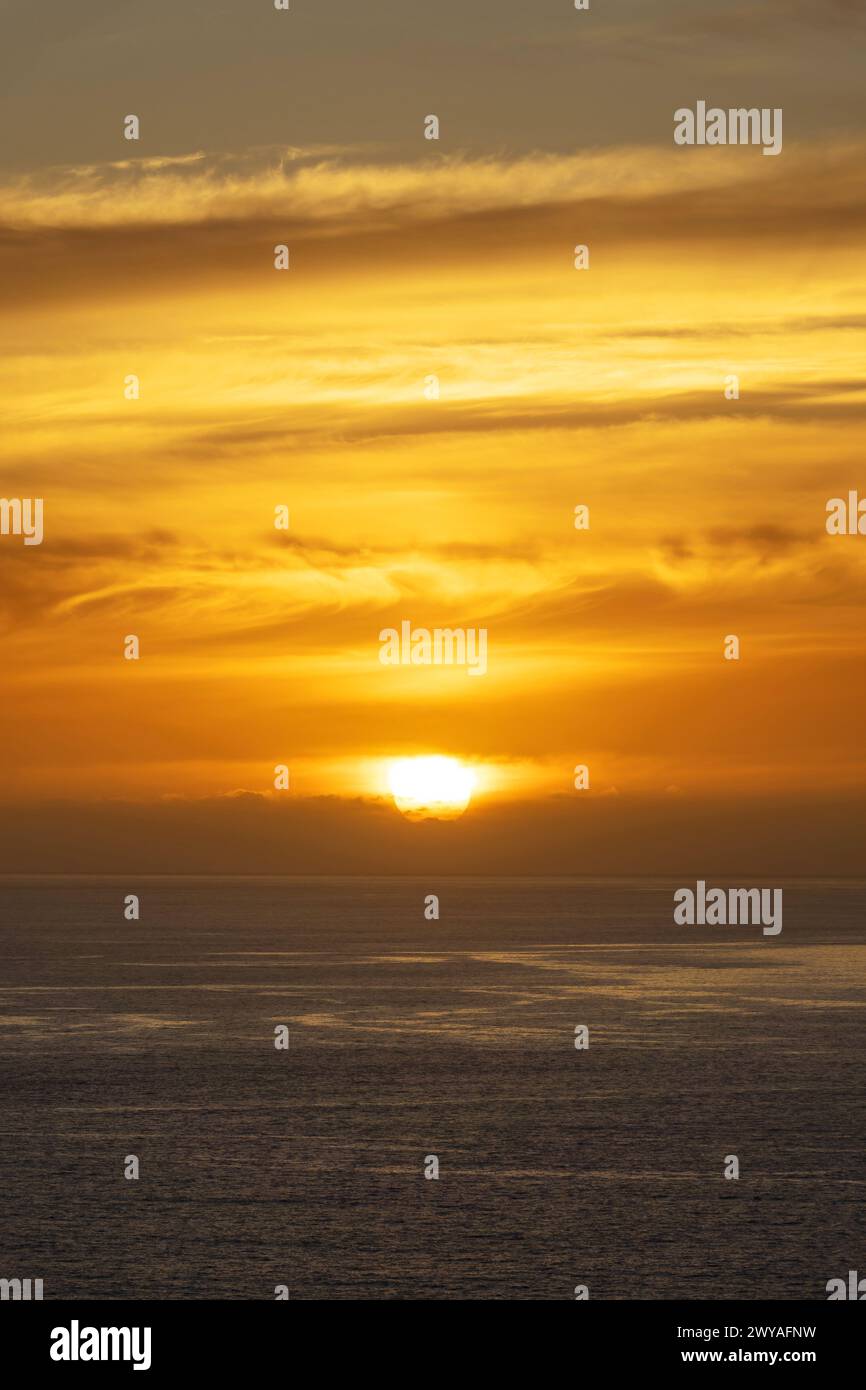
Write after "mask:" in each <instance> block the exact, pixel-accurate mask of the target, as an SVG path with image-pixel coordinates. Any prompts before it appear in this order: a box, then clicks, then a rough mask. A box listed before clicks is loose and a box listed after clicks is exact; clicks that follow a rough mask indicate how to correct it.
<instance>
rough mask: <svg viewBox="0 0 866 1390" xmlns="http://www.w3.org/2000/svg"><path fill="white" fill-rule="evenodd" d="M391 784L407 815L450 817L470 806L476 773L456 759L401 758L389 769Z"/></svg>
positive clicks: (398, 806)
mask: <svg viewBox="0 0 866 1390" xmlns="http://www.w3.org/2000/svg"><path fill="white" fill-rule="evenodd" d="M388 785H389V787H390V789H391V795H392V796H393V798H394V804H395V806H396V807H397V809H398V811H402V812H403V815H404V816H413V817H417V818H419V819H420V818H421V817H424V816H431V817H434V818H436V819H437V820H447V819H448V818H449V817H451V816H461V815H462V814H463V812H464V811H465V810H466V807H467V806H468V805H469V799H470V797H471V796H472V792H473V789H474V787H475V773H474V772H473V771H472V770H471V768H468V767H464V766H463V765H462V763H459V762H458V761H457V759H456V758H442V757H432V758H399V759H397V761H396V762H393V763H391V764H390V766H389V768H388Z"/></svg>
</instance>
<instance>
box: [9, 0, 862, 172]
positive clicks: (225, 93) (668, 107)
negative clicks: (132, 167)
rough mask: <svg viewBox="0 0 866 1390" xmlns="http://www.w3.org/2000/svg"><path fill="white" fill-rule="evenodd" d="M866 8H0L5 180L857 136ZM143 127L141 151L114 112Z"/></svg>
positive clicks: (245, 0)
mask: <svg viewBox="0 0 866 1390" xmlns="http://www.w3.org/2000/svg"><path fill="white" fill-rule="evenodd" d="M864 47H866V0H745V2H742V0H719V3H714V0H591V9H590V11H588V12H582V11H580V12H579V11H575V9H574V7H573V0H291V9H290V11H289V12H288V13H283V12H277V11H275V10H274V8H273V4H272V0H0V167H2V168H5V169H7V170H10V169H12V170H22V169H38V168H41V167H44V166H46V165H52V164H67V163H91V162H99V161H102V160H113V159H118V158H126V157H129V156H130V155H131V154H137V155H145V154H161V155H178V154H184V153H189V152H192V151H195V150H201V149H203V150H209V151H233V152H235V151H242V150H244V149H248V148H249V147H260V146H270V145H286V144H288V145H296V146H303V147H308V146H334V145H336V146H356V145H360V146H366V147H370V146H372V147H375V153H376V157H377V158H382V159H392V158H393V159H404V158H407V157H408V158H412V157H415V156H423V155H424V153H425V150H429V149H430V146H429V145H428V144H427V142H425V141H423V140H422V138H421V132H422V122H423V117H424V116H425V115H427V114H428V113H435V114H436V115H438V116H439V117H440V119H441V121H442V138H441V140H440V142H439V145H438V146H436V147H435V148H436V150H437V152H438V153H446V152H449V151H466V152H469V153H472V154H479V153H485V152H489V153H491V154H508V153H512V152H514V153H517V152H525V151H528V150H551V151H571V150H579V149H582V148H587V147H597V146H601V145H607V144H620V143H649V144H664V145H668V144H669V143H670V142H671V138H672V128H673V120H672V113H673V110H674V109H675V108H676V107H677V106H681V105H693V104H694V102H695V101H696V100H698V99H699V98H704V99H706V100H707V101H708V102H709V103H710V104H715V105H720V106H729V105H735V106H740V105H748V106H782V107H783V108H784V112H785V117H784V121H785V139H786V142H789V141H791V140H793V139H802V138H814V137H816V136H826V137H827V138H831V137H832V136H834V135H844V134H845V133H857V132H862V130H863V127H864V119H866V97H864V86H866V84H864V76H863V75H864ZM131 112H134V113H135V114H137V115H138V116H139V117H140V118H141V120H142V139H141V142H140V143H139V144H138V145H136V146H130V144H129V143H127V142H126V141H124V140H123V139H122V138H121V130H122V119H123V117H124V116H125V115H127V114H128V113H131Z"/></svg>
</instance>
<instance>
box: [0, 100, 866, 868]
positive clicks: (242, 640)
mask: <svg viewBox="0 0 866 1390" xmlns="http://www.w3.org/2000/svg"><path fill="white" fill-rule="evenodd" d="M122 104H123V103H122ZM676 104H677V103H676V102H672V103H671V109H673V106H674V105H676ZM117 143H118V150H117V158H116V159H114V160H106V159H102V160H94V161H93V162H79V163H71V162H70V163H67V164H63V165H57V164H55V165H48V164H46V163H44V162H43V163H42V165H41V166H39V167H37V164H36V163H34V167H33V168H32V169H31V170H29V171H24V172H22V171H21V170H15V169H8V170H7V171H6V173H5V174H4V175H3V176H2V180H0V227H2V247H0V277H2V280H0V286H2V293H3V301H4V306H5V313H6V334H5V342H6V347H5V350H4V353H3V355H2V358H0V392H2V397H3V400H4V461H3V469H2V495H4V496H6V497H13V496H41V497H43V498H44V499H45V541H44V544H43V545H42V546H40V547H28V548H25V547H23V546H22V545H21V543H20V540H18V539H17V538H15V537H2V538H0V622H2V628H0V632H2V642H3V655H4V678H3V728H4V759H3V788H2V801H3V804H4V806H5V807H6V808H7V813H8V811H9V810H10V809H11V813H12V818H13V819H14V813H15V808H16V807H19V808H20V807H23V806H30V807H35V806H38V805H39V804H40V803H48V802H54V801H57V800H60V801H64V800H65V801H70V802H75V803H81V804H84V805H87V804H98V803H102V802H105V801H106V800H109V801H110V800H114V799H120V800H123V801H124V802H140V803H156V804H157V805H158V804H159V803H161V802H163V801H164V799H165V798H183V799H185V800H186V801H189V802H191V803H192V802H195V801H197V800H198V799H202V798H204V799H207V801H208V804H212V803H213V802H214V801H218V800H219V798H222V797H229V798H231V797H233V796H234V794H236V793H237V792H239V791H244V792H247V793H251V794H254V795H263V796H271V795H272V794H273V793H272V791H271V788H272V784H273V767H274V765H275V764H277V763H286V764H288V765H289V766H290V768H291V774H292V790H291V793H290V794H291V795H292V796H293V797H296V798H301V799H303V798H309V797H318V796H321V795H323V794H325V795H333V796H336V797H340V798H349V799H353V798H356V797H359V796H360V797H368V796H376V795H381V794H383V793H384V790H385V769H386V766H387V760H388V759H389V758H394V757H398V756H405V755H407V754H412V753H446V754H451V755H454V756H458V757H461V758H463V759H464V760H466V761H467V762H470V763H471V764H472V765H473V766H475V767H476V768H477V769H478V772H479V784H480V786H479V793H478V796H477V798H476V807H475V810H474V811H470V812H469V813H468V814H469V815H470V816H471V815H473V814H481V813H482V809H483V808H482V803H486V804H487V805H488V807H489V805H490V804H491V803H492V804H494V805H496V804H499V803H500V802H515V804H516V803H517V802H520V803H521V804H523V803H526V804H533V805H537V806H542V805H543V804H545V800H544V799H545V798H548V797H551V796H562V795H564V796H569V795H570V796H572V797H574V796H576V795H578V794H577V793H575V792H573V791H572V789H571V784H572V769H573V767H574V765H575V764H576V763H586V764H588V765H589V767H590V770H591V792H590V793H589V794H588V796H589V797H591V798H594V799H600V798H602V797H605V796H607V797H610V796H620V797H638V798H642V799H643V800H642V801H641V804H642V805H644V806H645V807H647V808H651V807H652V806H653V804H654V799H658V800H664V798H666V797H671V796H674V797H685V798H686V799H688V798H697V799H701V800H703V801H706V800H707V799H709V801H710V803H712V800H713V798H718V799H719V802H720V804H721V803H722V802H726V803H730V802H731V799H732V798H739V799H740V800H741V801H742V803H743V804H744V805H746V804H747V803H749V802H750V801H754V799H756V798H761V797H768V796H769V797H777V798H779V799H780V800H782V801H784V800H786V799H789V798H792V797H793V798H795V799H799V800H800V801H801V802H803V804H804V806H806V808H807V810H806V811H805V812H804V814H805V815H806V816H808V803H809V801H810V799H811V798H813V797H816V796H819V797H821V798H823V799H824V801H825V802H826V800H827V798H830V799H831V801H832V798H834V797H836V798H839V799H840V800H839V802H838V804H839V805H841V804H842V799H844V798H847V797H849V796H851V795H855V796H856V795H859V794H860V793H862V791H863V789H864V780H866V776H864V774H866V757H864V746H863V739H862V710H863V704H864V695H866V663H864V656H863V634H864V621H863V619H864V612H863V609H864V601H866V586H864V576H866V559H864V557H866V540H864V539H863V538H862V537H843V538H831V537H829V536H828V535H827V534H826V531H825V525H824V523H825V506H826V502H827V500H828V499H829V498H831V497H835V496H845V495H846V494H847V491H848V489H849V488H857V487H858V486H859V487H860V489H861V492H863V493H864V494H866V477H864V471H863V467H862V450H863V445H862V420H863V413H864V405H866V387H864V381H863V375H862V363H863V360H864V346H866V343H864V338H866V332H864V330H866V283H864V263H863V251H862V247H863V235H864V226H866V197H864V193H863V184H862V169H863V167H864V153H866V149H864V146H863V144H862V142H859V141H858V140H857V139H856V138H854V137H852V136H850V135H846V136H845V137H844V138H843V137H841V136H840V137H838V138H835V139H834V140H832V141H829V142H828V140H827V139H826V138H823V137H822V138H818V137H817V136H816V135H814V134H812V135H811V136H810V138H801V139H797V138H796V137H792V139H791V140H790V142H789V141H788V139H787V138H786V142H785V148H784V152H783V155H782V156H781V157H780V158H778V159H773V160H767V159H762V158H761V156H760V151H758V150H755V149H742V150H737V149H721V150H713V151H709V150H700V151H698V150H692V151H684V150H675V149H674V148H673V145H672V144H671V146H670V147H668V146H667V145H665V144H663V143H660V142H659V143H656V144H653V145H643V146H641V145H639V144H637V143H631V144H619V145H617V144H614V145H609V146H607V147H605V148H601V147H596V148H592V147H590V148H585V147H582V146H579V145H577V144H575V145H573V146H572V148H571V149H567V150H559V151H558V152H555V153H539V152H538V151H537V150H536V151H534V152H527V151H526V150H521V149H515V150H514V151H513V152H512V153H510V154H509V153H507V152H504V151H503V150H502V149H500V150H498V151H497V152H495V153H491V154H489V155H486V156H485V155H483V154H478V153H474V152H471V151H466V150H464V151H463V152H461V151H460V150H459V149H456V150H455V149H451V148H444V149H441V150H440V149H438V148H437V147H436V146H433V147H432V148H431V147H429V146H425V145H424V142H423V140H421V139H420V136H419V138H418V140H417V142H416V143H417V146H418V148H417V149H416V150H415V152H414V153H412V154H409V153H406V154H405V155H404V154H403V153H401V154H400V155H399V157H394V154H393V152H392V154H391V156H389V157H385V156H382V155H376V154H375V153H374V152H370V151H364V150H362V149H360V148H359V149H357V150H352V149H351V148H347V149H345V150H336V149H335V150H329V151H325V152H322V151H321V150H316V149H313V150H311V151H309V152H307V151H305V150H303V149H302V148H299V147H295V148H293V149H292V150H287V149H286V148H285V147H273V148H263V147H257V148H255V149H252V148H249V149H246V150H245V149H243V148H239V149H232V150H223V151H220V152H218V153H213V152H211V153H204V152H201V151H199V150H196V149H191V150H188V151H187V152H186V153H185V154H165V153H163V152H162V151H161V150H159V149H152V148H149V147H147V146H146V144H145V142H142V144H141V146H135V145H133V146H132V147H131V150H132V152H130V146H129V145H126V144H125V142H123V141H122V139H120V140H118V142H117ZM281 242H285V243H287V244H288V245H289V246H290V250H291V269H290V270H289V271H288V272H285V273H281V272H277V271H275V270H274V268H273V247H274V245H275V244H276V243H281ZM577 243H586V244H588V245H589V247H590V269H589V270H588V271H576V270H575V269H574V268H573V255H574V246H575V244H577ZM130 373H135V374H136V375H138V376H139V378H140V382H141V399H140V400H138V401H128V400H125V399H124V395H123V388H124V380H125V378H126V377H127V375H128V374H130ZM732 373H734V374H736V375H737V376H738V377H739V382H740V393H741V394H740V399H739V400H737V401H729V400H726V399H725V395H724V387H725V380H726V378H727V377H728V376H729V375H730V374H732ZM430 374H436V375H437V376H438V378H439V381H440V388H441V397H440V399H439V400H438V401H430V400H427V399H425V396H424V384H425V380H426V379H427V378H428V377H429V375H430ZM578 503H583V504H586V505H587V506H589V508H590V517H591V525H590V530H589V531H588V532H578V531H575V529H574V526H573V512H574V507H575V505H576V504H578ZM279 504H286V505H288V506H289V508H290V513H291V526H290V530H289V531H288V533H287V534H283V533H279V532H276V531H275V530H274V527H273V514H274V508H275V506H277V505H279ZM404 619H409V620H411V621H412V623H413V624H414V625H416V626H419V625H426V626H428V627H433V626H447V627H469V628H478V627H485V628H486V629H487V631H488V633H489V668H488V671H487V674H486V675H485V676H484V677H483V678H479V679H470V678H467V674H466V672H465V670H460V669H431V668H409V669H390V668H387V667H383V666H382V665H381V663H380V662H379V660H378V654H379V640H378V634H379V632H380V630H381V629H383V628H385V627H388V626H399V624H400V622H401V620H404ZM128 633H135V634H137V635H138V636H139V637H140V640H141V646H142V657H141V660H140V661H138V662H127V661H124V660H123V659H122V646H123V639H124V636H125V635H126V634H128ZM729 633H736V634H738V635H739V637H740V639H741V643H742V658H741V660H740V661H739V663H734V662H728V661H725V660H723V657H722V651H723V641H724V638H725V636H726V634H729ZM533 814H535V812H533ZM539 814H541V812H539ZM581 814H583V813H581ZM646 814H648V815H650V816H651V815H652V811H651V810H648V811H647V813H646ZM744 817H745V821H744V824H745V823H747V822H748V813H747V812H744ZM542 819H543V817H542ZM512 833H515V834H517V833H518V832H516V831H515V832H512ZM56 834H57V837H58V839H59V840H62V838H63V832H62V831H61V830H58V831H57V832H56ZM745 834H746V832H745V831H744V835H745ZM241 857H242V856H241ZM181 867H182V865H181ZM235 867H238V868H241V869H242V868H243V863H242V862H241V863H239V864H238V865H237V866H235ZM547 867H549V866H547ZM566 867H568V866H566ZM812 867H813V869H814V871H816V872H820V871H821V866H820V864H819V863H816V864H815V865H814V866H812ZM836 867H837V868H838V865H836ZM851 867H852V871H853V868H854V865H853V863H852V865H851Z"/></svg>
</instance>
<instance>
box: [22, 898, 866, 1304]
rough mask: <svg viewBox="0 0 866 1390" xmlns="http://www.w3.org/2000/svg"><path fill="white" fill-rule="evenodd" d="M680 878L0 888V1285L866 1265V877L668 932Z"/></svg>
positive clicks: (505, 1288)
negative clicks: (736, 918) (740, 919)
mask: <svg viewBox="0 0 866 1390" xmlns="http://www.w3.org/2000/svg"><path fill="white" fill-rule="evenodd" d="M712 882H713V885H714V886H716V885H717V884H718V885H719V886H725V881H724V880H713V881H712ZM684 885H685V886H690V887H692V888H694V886H695V885H694V881H691V883H689V882H688V881H687V880H683V884H680V883H676V882H673V881H672V880H660V879H652V880H629V881H621V880H620V881H612V880H587V879H527V878H521V879H508V878H498V879H479V878H452V879H438V880H436V881H428V880H420V879H409V878H399V877H395V878H376V879H372V878H366V879H361V878H340V879H320V878H319V879H314V878H307V879H299V878H282V879H281V878H246V879H245V878H159V879H157V878H149V879H147V878H146V879H140V880H134V879H131V878H124V879H110V878H100V879H81V878H43V879H10V878H7V879H4V880H0V949H2V966H0V1068H2V1077H0V1094H2V1101H0V1183H2V1193H3V1200H2V1212H0V1264H2V1267H0V1277H5V1278H12V1277H19V1278H31V1279H36V1278H41V1279H43V1280H44V1290H45V1294H44V1296H45V1298H46V1299H59V1298H69V1299H97V1298H98V1299H208V1298H211V1299H273V1298H274V1297H275V1290H276V1289H277V1288H278V1287H279V1286H285V1288H286V1289H287V1290H288V1295H289V1297H290V1298H291V1299H324V1300H331V1299H340V1300H345V1299H364V1300H368V1299H369V1300H378V1299H443V1300H447V1299H460V1300H463V1299H498V1300H499V1299H501V1300H512V1299H513V1300H524V1299H532V1300H548V1299H553V1300H556V1299H569V1300H570V1299H573V1298H574V1297H575V1289H576V1287H577V1286H579V1285H582V1286H585V1287H586V1288H587V1290H588V1294H589V1298H590V1299H606V1300H610V1299H614V1300H615V1299H648V1300H664V1299H681V1298H692V1299H695V1298H696V1299H754V1300H758V1299H819V1300H820V1299H825V1298H826V1292H825V1286H826V1284H827V1281H828V1280H830V1279H832V1278H836V1277H847V1272H848V1270H849V1269H858V1268H859V1269H861V1271H863V1272H866V1242H864V1226H866V1215H864V1212H866V1204H864V1197H866V1168H864V1138H866V1125H864V1095H866V1028H864V1012H863V1010H864V1003H866V992H864V983H866V911H864V909H866V884H864V883H863V882H859V881H858V882H850V881H844V882H842V881H839V882H836V881H833V882H829V881H819V880H795V881H790V882H786V883H782V884H774V885H773V886H781V887H783V889H784V928H783V931H782V932H781V934H780V935H778V936H776V937H765V936H763V934H762V932H761V928H760V926H736V927H713V926H676V925H675V924H674V922H673V893H674V891H675V889H677V888H678V887H681V886H684ZM743 886H752V885H743ZM131 893H134V894H137V895H138V896H139V898H140V913H141V915H140V920H138V921H127V920H125V917H124V899H125V898H126V896H127V895H128V894H131ZM430 894H436V895H438V898H439V911H440V916H439V920H427V919H426V918H425V899H426V898H427V897H428V895H430ZM280 1025H286V1026H287V1027H288V1029H289V1046H288V1048H287V1049H285V1050H277V1048H275V1045H274V1043H275V1028H277V1027H279V1026H280ZM581 1025H583V1026H585V1027H586V1028H587V1029H588V1039H589V1045H588V1046H587V1047H586V1048H582V1049H578V1048H576V1047H575V1029H576V1028H578V1027H580V1026H581ZM130 1156H135V1158H137V1160H138V1165H139V1176H138V1178H137V1179H128V1178H126V1177H125V1176H124V1171H125V1169H126V1168H127V1167H128V1160H129V1157H130ZM434 1157H435V1158H436V1160H437V1161H438V1170H439V1177H438V1179H429V1178H426V1177H425V1169H427V1170H428V1171H429V1170H430V1168H431V1167H432V1165H431V1162H430V1160H431V1159H432V1158H434ZM731 1157H736V1159H737V1161H738V1164H739V1173H740V1176H739V1178H738V1179H736V1180H727V1179H726V1178H725V1177H724V1176H723V1175H724V1172H725V1168H726V1166H727V1167H730V1166H731V1165H730V1158H731Z"/></svg>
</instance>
